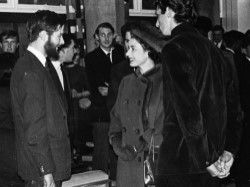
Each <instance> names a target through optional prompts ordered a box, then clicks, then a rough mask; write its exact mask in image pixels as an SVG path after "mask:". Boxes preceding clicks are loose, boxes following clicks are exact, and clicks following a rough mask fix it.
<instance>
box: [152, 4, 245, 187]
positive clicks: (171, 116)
mask: <svg viewBox="0 0 250 187" xmlns="http://www.w3.org/2000/svg"><path fill="white" fill-rule="evenodd" d="M156 14H157V17H158V19H157V23H156V26H157V27H159V29H160V30H161V32H162V33H163V34H164V35H171V39H170V40H169V42H168V43H167V44H166V45H165V47H164V48H163V50H162V63H163V85H164V86H163V88H164V90H163V91H164V109H165V121H164V127H163V132H162V133H163V142H162V145H161V147H160V152H159V159H158V168H157V177H156V178H157V181H156V183H157V185H156V186H159V187H161V186H162V187H163V186H171V187H182V186H186V187H196V186H197V187H204V186H207V187H209V186H213V187H215V186H219V185H220V181H219V179H218V178H224V177H226V176H228V175H229V171H230V168H231V166H232V163H233V157H234V155H235V154H236V153H237V150H238V147H239V143H240V134H241V111H240V110H239V96H238V95H237V93H238V92H237V90H236V89H235V87H234V78H233V76H234V75H233V73H232V72H233V68H232V66H231V65H230V63H228V62H227V60H226V59H225V57H224V56H223V54H222V53H221V51H220V50H219V49H218V48H217V47H216V46H214V45H213V44H212V43H211V42H210V41H209V40H208V39H207V38H205V37H203V36H202V35H201V34H200V33H199V32H198V31H197V30H196V29H194V27H193V26H192V25H191V23H192V21H193V18H195V16H196V14H195V9H194V1H193V0H158V1H157V9H156Z"/></svg>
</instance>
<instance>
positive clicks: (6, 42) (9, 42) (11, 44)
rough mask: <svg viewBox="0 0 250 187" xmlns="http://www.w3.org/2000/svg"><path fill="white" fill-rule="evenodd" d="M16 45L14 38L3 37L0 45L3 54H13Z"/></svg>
mask: <svg viewBox="0 0 250 187" xmlns="http://www.w3.org/2000/svg"><path fill="white" fill-rule="evenodd" d="M18 45H19V44H18V42H17V38H16V37H11V38H7V37H3V41H2V43H1V46H2V50H3V52H7V53H15V52H16V49H17V48H18Z"/></svg>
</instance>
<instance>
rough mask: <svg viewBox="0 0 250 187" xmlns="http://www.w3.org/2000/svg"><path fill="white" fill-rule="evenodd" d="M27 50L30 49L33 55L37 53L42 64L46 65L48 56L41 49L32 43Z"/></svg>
mask: <svg viewBox="0 0 250 187" xmlns="http://www.w3.org/2000/svg"><path fill="white" fill-rule="evenodd" d="M27 50H28V51H30V52H31V53H32V54H33V55H35V56H36V57H37V58H38V60H39V61H40V62H41V63H42V65H43V66H44V67H45V62H46V58H45V56H44V55H43V54H42V53H41V52H40V51H38V50H37V49H36V48H34V47H32V46H30V45H29V46H28V48H27Z"/></svg>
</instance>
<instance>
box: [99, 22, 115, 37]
mask: <svg viewBox="0 0 250 187" xmlns="http://www.w3.org/2000/svg"><path fill="white" fill-rule="evenodd" d="M100 28H107V29H110V30H111V31H112V33H113V34H114V33H115V29H114V27H113V26H112V25H111V24H110V23H108V22H104V23H101V24H99V25H98V26H97V28H96V30H95V34H97V35H98V34H99V30H100Z"/></svg>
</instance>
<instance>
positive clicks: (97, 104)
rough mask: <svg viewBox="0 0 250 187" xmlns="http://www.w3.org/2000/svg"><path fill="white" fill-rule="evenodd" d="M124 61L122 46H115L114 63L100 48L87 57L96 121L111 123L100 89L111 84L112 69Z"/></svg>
mask: <svg viewBox="0 0 250 187" xmlns="http://www.w3.org/2000/svg"><path fill="white" fill-rule="evenodd" d="M123 59H124V50H123V48H122V47H121V46H115V48H114V50H113V51H112V63H111V62H110V59H109V58H108V57H107V56H106V54H105V53H104V52H103V50H102V49H101V48H100V47H98V48H96V49H95V50H94V51H92V52H90V53H88V54H87V55H86V58H85V62H86V72H87V76H88V80H89V84H90V91H91V102H92V106H91V107H92V109H93V114H95V116H93V118H94V120H97V121H109V112H108V109H107V106H106V97H104V96H102V95H101V94H100V93H99V91H98V87H99V86H105V84H104V83H105V82H107V83H110V71H111V67H112V66H114V65H115V64H117V63H119V62H121V61H123Z"/></svg>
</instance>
